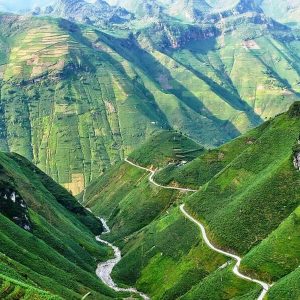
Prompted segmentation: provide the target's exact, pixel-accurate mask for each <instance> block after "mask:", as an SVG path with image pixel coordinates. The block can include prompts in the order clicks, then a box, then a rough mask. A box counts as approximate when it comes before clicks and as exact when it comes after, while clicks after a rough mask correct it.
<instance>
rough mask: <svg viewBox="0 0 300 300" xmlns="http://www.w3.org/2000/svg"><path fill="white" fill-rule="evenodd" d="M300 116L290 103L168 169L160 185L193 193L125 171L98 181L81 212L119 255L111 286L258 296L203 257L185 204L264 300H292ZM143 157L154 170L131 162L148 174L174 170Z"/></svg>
mask: <svg viewBox="0 0 300 300" xmlns="http://www.w3.org/2000/svg"><path fill="white" fill-rule="evenodd" d="M299 107H300V104H299V103H296V104H294V105H293V106H292V107H291V108H290V110H289V111H288V112H287V113H284V114H281V115H279V116H277V117H276V118H274V119H272V120H270V121H268V122H266V123H265V124H263V125H262V126H260V127H258V128H256V129H254V130H252V131H250V132H249V133H247V134H246V135H243V136H242V137H240V138H238V139H236V140H234V141H232V142H229V143H228V144H226V145H224V146H222V147H220V148H217V149H215V150H212V151H204V152H203V153H202V154H201V155H200V156H199V157H198V158H196V159H194V160H192V161H191V162H189V163H187V164H185V165H181V164H180V163H179V162H175V163H176V167H174V166H173V165H171V167H170V166H168V167H167V168H166V169H165V170H164V173H163V174H165V176H166V175H168V178H167V179H165V181H164V182H163V184H172V185H174V186H176V187H178V186H179V187H186V184H190V185H191V186H192V187H196V188H198V187H200V189H199V191H197V192H195V193H183V192H180V191H178V190H172V189H164V188H161V187H158V186H155V185H154V184H153V183H151V182H150V181H149V178H148V177H149V172H146V171H145V170H142V169H140V168H137V167H134V166H133V165H130V164H128V163H127V164H126V162H125V163H123V164H120V165H119V166H116V167H115V168H114V169H112V170H111V171H109V172H107V173H105V175H104V176H102V177H100V178H99V180H96V181H95V182H94V183H93V184H92V185H91V186H90V187H89V188H88V189H87V191H86V194H85V198H84V203H85V204H86V205H88V206H89V207H90V208H91V209H92V210H93V211H94V212H95V213H96V214H98V215H103V216H105V217H106V218H108V220H109V222H108V223H109V224H110V225H111V227H112V233H111V234H110V235H109V236H107V238H109V240H111V241H112V242H114V243H116V244H117V245H118V246H120V247H121V248H122V252H123V258H122V260H121V262H120V263H119V264H118V265H117V267H116V269H115V271H114V276H115V278H116V279H117V280H118V281H120V282H125V283H127V284H135V285H136V286H137V287H138V289H139V290H142V291H144V292H146V293H147V294H148V295H150V296H151V297H152V298H153V299H177V298H180V299H232V298H236V299H255V297H258V295H259V293H260V292H259V291H260V288H259V286H257V285H255V284H254V283H250V282H247V281H244V280H242V279H240V278H238V277H236V276H235V275H234V274H233V273H232V271H231V269H232V267H233V262H232V261H231V260H230V259H228V258H227V257H225V256H223V255H221V254H217V253H216V252H214V251H212V250H211V249H209V248H208V247H207V246H206V244H205V243H204V242H203V239H202V236H201V235H199V231H198V229H197V227H196V226H195V225H194V224H193V223H192V222H190V221H188V220H186V219H185V217H184V216H183V215H182V214H181V212H180V210H179V207H178V204H179V203H182V202H184V203H185V204H186V208H187V209H188V211H189V212H190V213H191V214H192V215H193V216H194V217H195V218H196V219H198V220H200V221H201V222H202V223H203V224H204V225H205V227H206V230H207V232H208V236H209V238H210V240H211V241H212V243H213V244H214V245H216V246H218V247H219V248H221V249H224V250H226V251H229V252H233V253H236V254H238V255H241V256H242V257H243V259H242V264H241V270H242V272H243V273H244V274H247V275H248V276H252V278H257V279H260V280H264V281H266V282H269V283H274V285H273V286H272V288H271V289H270V291H269V293H268V299H286V300H287V299H298V297H299V295H300V289H299V288H298V286H299V277H297V274H298V273H297V272H298V271H297V270H298V265H299V259H300V257H299V251H298V248H299V247H298V246H299V204H300V199H299V186H300V185H299V172H298V169H299V165H298V160H297V159H298V157H299V154H300V150H299V146H298V137H299V134H300V115H299V111H300V110H299ZM158 140H159V139H158ZM152 143H153V140H152ZM152 143H151V144H152ZM154 143H155V142H154ZM174 148H175V147H174ZM143 152H144V153H149V154H147V157H149V158H153V159H154V160H153V163H152V164H151V163H150V162H149V161H147V160H146V161H143V157H142V156H141V155H137V156H134V155H133V156H132V157H131V160H132V161H133V160H134V162H135V163H136V164H138V165H141V166H144V167H145V166H151V165H154V166H155V165H163V164H165V165H166V164H168V163H169V162H170V161H172V160H170V161H168V160H167V161H165V163H163V162H164V156H163V155H161V157H162V159H161V162H159V161H158V158H157V156H156V155H155V150H154V149H151V147H149V145H147V143H146V144H145V146H144V148H143V147H142V148H141V149H139V150H138V151H136V153H143ZM155 160H156V162H155ZM177 169H179V170H182V172H183V175H182V176H179V174H180V173H181V171H177ZM168 172H169V174H167V173H168ZM185 174H186V176H185ZM159 176H160V177H155V180H158V179H159V178H162V177H163V176H162V174H159ZM170 178H171V180H170ZM291 296H292V297H294V298H291Z"/></svg>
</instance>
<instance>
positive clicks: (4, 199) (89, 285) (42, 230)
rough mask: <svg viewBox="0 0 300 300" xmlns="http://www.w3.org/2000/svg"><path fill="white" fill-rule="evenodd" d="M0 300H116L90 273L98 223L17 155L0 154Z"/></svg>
mask: <svg viewBox="0 0 300 300" xmlns="http://www.w3.org/2000/svg"><path fill="white" fill-rule="evenodd" d="M0 227H1V231H0V238H1V243H0V282H1V286H0V298H1V299H53V300H54V299H55V300H56V299H57V300H58V299H82V297H83V296H84V295H86V294H87V293H88V292H90V294H91V295H90V299H116V298H117V294H116V293H115V292H114V291H112V290H110V289H108V288H107V287H106V286H105V285H104V284H102V282H101V281H100V280H99V279H98V278H97V276H96V274H95V270H96V266H97V261H103V260H106V259H107V258H108V257H109V256H110V255H111V252H110V250H109V249H108V248H106V246H104V245H102V244H100V243H98V242H97V241H96V240H95V235H96V234H100V233H101V232H102V224H101V222H100V221H99V220H98V219H96V218H95V217H94V216H93V215H92V214H91V213H89V212H88V211H86V210H85V209H84V208H83V207H82V206H81V205H80V204H78V202H77V201H76V199H75V198H74V197H73V196H71V195H70V194H69V193H68V192H67V191H66V190H65V189H64V188H62V187H61V186H60V185H58V184H57V183H55V182H54V181H53V180H52V179H51V178H50V177H48V176H47V175H46V174H45V173H43V172H42V171H40V170H39V169H38V168H36V167H35V166H34V165H32V164H31V163H30V162H29V161H28V160H26V159H25V158H23V157H21V156H19V155H17V154H4V153H0Z"/></svg>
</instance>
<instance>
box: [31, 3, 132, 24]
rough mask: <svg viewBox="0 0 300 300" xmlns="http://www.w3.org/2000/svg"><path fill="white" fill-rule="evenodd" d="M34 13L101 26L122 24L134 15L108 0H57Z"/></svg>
mask: <svg viewBox="0 0 300 300" xmlns="http://www.w3.org/2000/svg"><path fill="white" fill-rule="evenodd" d="M34 14H38V15H40V14H42V15H43V14H44V15H50V16H55V17H62V18H65V19H67V20H70V21H75V22H79V23H85V24H89V25H95V26H101V25H103V24H114V23H116V24H122V23H125V22H128V21H130V20H132V18H133V16H132V15H131V14H130V13H129V12H127V11H126V10H125V9H122V8H120V7H111V6H110V5H109V4H108V3H107V2H105V1H102V0H97V1H96V2H95V3H89V2H86V1H84V0H57V1H56V2H55V3H54V4H53V5H50V6H47V7H45V8H44V9H43V10H40V9H38V11H35V12H34Z"/></svg>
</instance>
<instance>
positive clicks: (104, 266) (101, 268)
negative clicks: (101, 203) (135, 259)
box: [96, 218, 150, 300]
mask: <svg viewBox="0 0 300 300" xmlns="http://www.w3.org/2000/svg"><path fill="white" fill-rule="evenodd" d="M99 219H100V221H101V222H102V224H103V227H104V229H105V231H104V233H103V234H108V233H110V228H109V226H108V225H107V222H106V221H105V220H104V219H103V218H99ZM96 240H97V241H98V242H100V243H103V244H105V245H107V246H109V247H111V248H112V249H113V250H114V256H115V257H114V258H112V259H109V260H107V261H105V262H101V263H99V264H98V266H97V270H96V274H97V276H98V277H99V278H100V279H101V280H102V282H103V283H104V284H105V285H107V286H108V287H110V288H112V289H113V290H115V291H116V292H129V293H134V294H137V295H139V296H140V297H142V298H143V299H144V300H150V298H149V297H148V296H147V295H145V294H143V293H141V292H139V291H138V290H137V289H135V288H132V287H131V288H120V287H118V286H117V285H116V283H115V282H114V281H113V279H112V278H111V273H112V270H113V268H114V267H115V265H116V264H117V263H118V262H119V261H120V260H121V258H122V254H121V251H120V249H119V248H118V247H117V246H114V245H113V244H111V243H109V242H108V241H105V240H103V239H101V237H100V236H96Z"/></svg>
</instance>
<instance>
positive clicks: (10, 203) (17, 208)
mask: <svg viewBox="0 0 300 300" xmlns="http://www.w3.org/2000/svg"><path fill="white" fill-rule="evenodd" d="M0 213H2V214H3V215H4V216H6V217H7V218H9V219H10V220H11V221H13V222H14V223H16V224H17V225H18V226H20V227H21V228H23V229H24V230H27V231H31V230H32V225H31V222H30V219H29V213H28V207H27V204H26V202H25V201H24V199H23V198H22V197H21V196H20V195H19V194H18V193H17V192H16V191H15V190H14V189H13V188H11V187H8V186H7V187H0Z"/></svg>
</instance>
